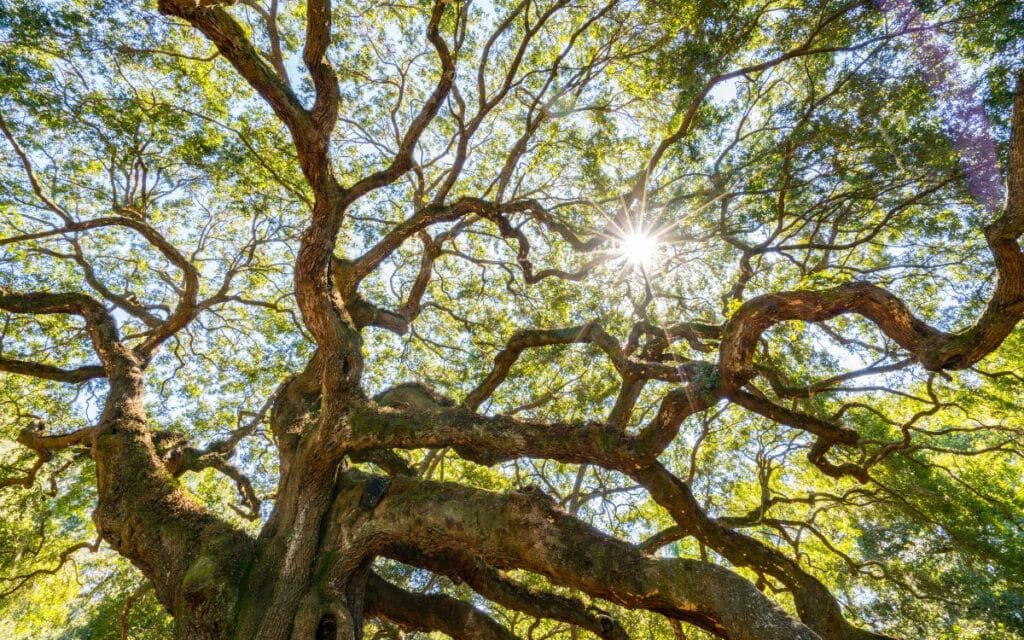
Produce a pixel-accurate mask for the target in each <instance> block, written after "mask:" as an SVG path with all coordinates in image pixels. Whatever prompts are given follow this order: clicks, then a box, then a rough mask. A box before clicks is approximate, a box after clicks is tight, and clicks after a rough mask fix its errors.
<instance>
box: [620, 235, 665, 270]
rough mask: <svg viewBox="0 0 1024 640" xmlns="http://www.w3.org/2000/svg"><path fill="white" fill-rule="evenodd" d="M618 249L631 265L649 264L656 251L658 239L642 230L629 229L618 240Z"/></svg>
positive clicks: (643, 265)
mask: <svg viewBox="0 0 1024 640" xmlns="http://www.w3.org/2000/svg"><path fill="white" fill-rule="evenodd" d="M618 251H619V253H620V254H621V255H622V258H623V259H624V260H625V261H626V262H628V263H629V264H631V265H633V266H637V267H646V266H650V264H651V261H652V260H653V259H654V255H655V253H657V251H658V239H657V238H655V237H654V236H653V235H651V234H650V233H647V232H645V231H642V230H639V231H630V232H628V233H626V234H624V235H623V236H622V238H621V239H620V240H619V246H618Z"/></svg>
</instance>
